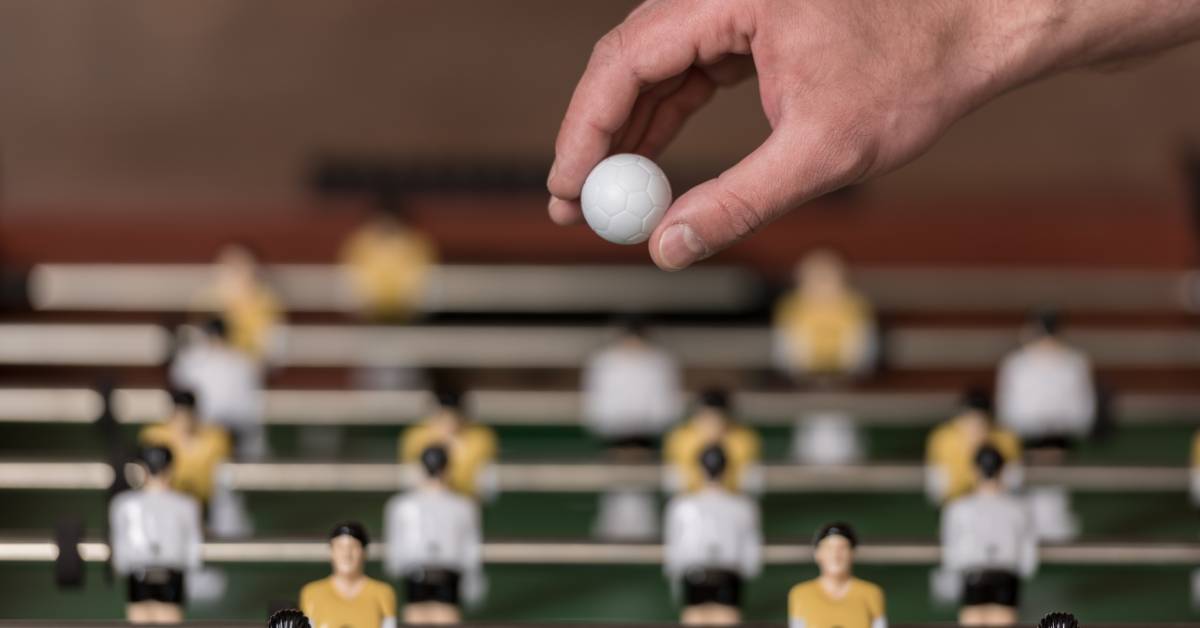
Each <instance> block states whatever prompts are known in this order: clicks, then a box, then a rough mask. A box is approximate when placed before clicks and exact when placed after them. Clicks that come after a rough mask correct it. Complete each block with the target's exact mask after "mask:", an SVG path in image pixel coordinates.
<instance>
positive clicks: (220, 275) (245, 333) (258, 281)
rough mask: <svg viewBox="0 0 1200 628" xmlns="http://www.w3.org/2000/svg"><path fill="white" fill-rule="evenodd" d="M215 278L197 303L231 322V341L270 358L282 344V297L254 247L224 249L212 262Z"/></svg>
mask: <svg viewBox="0 0 1200 628" xmlns="http://www.w3.org/2000/svg"><path fill="white" fill-rule="evenodd" d="M213 271H214V273H215V276H214V277H213V280H212V282H211V283H210V284H209V285H208V286H206V287H205V288H204V290H203V291H201V293H200V294H199V295H197V297H196V305H197V307H198V308H199V309H201V310H203V311H207V312H216V313H219V315H220V317H221V318H222V319H224V320H225V321H227V322H228V324H229V342H230V344H231V345H232V346H233V347H234V348H236V349H238V350H240V351H245V352H246V353H248V354H249V355H251V356H254V358H255V359H260V358H264V357H266V358H268V361H269V358H270V356H272V355H274V354H276V353H278V351H279V350H280V349H281V347H282V334H281V332H280V322H282V320H283V315H284V312H283V308H282V307H281V306H280V302H279V298H278V297H276V296H275V294H274V292H273V291H272V290H271V288H270V287H269V286H268V285H267V282H266V281H264V280H263V277H262V272H261V270H260V266H259V263H258V259H257V257H256V256H255V254H254V251H252V250H251V249H250V247H248V246H246V245H244V244H230V245H228V246H226V247H225V248H223V249H221V252H220V253H219V254H218V255H217V259H216V260H215V262H214V263H213Z"/></svg>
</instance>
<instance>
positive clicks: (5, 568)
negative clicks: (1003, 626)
mask: <svg viewBox="0 0 1200 628" xmlns="http://www.w3.org/2000/svg"><path fill="white" fill-rule="evenodd" d="M222 571H223V573H224V574H225V576H226V578H227V587H226V592H225V594H224V595H223V596H222V597H221V599H220V601H219V602H206V601H195V602H194V603H192V604H191V605H190V607H189V610H188V616H189V617H191V618H193V619H205V618H209V619H217V618H220V619H248V620H255V619H257V620H261V619H263V618H265V616H266V612H267V606H268V604H270V603H272V602H280V603H286V602H292V603H294V602H295V600H296V597H297V595H298V592H299V590H300V587H301V586H303V584H304V583H305V582H308V581H310V580H314V579H317V578H321V577H323V576H325V575H327V574H328V569H327V568H326V567H323V566H321V565H288V564H269V563H268V564H256V565H236V566H227V567H223V568H222ZM369 571H370V572H371V574H372V575H373V576H375V577H382V576H381V574H380V573H379V570H378V567H377V566H372V568H371V569H370V570H369ZM928 571H929V570H928V569H927V568H925V567H899V566H897V567H862V568H860V569H859V570H858V571H857V573H858V575H859V576H860V577H863V578H866V579H868V580H873V581H875V582H877V583H879V584H880V585H882V586H883V587H884V590H885V592H886V594H887V606H888V615H889V618H890V619H891V620H892V621H895V622H914V621H944V620H950V619H952V618H953V616H954V611H953V609H948V608H945V607H941V606H937V605H934V604H933V603H932V602H931V601H930V598H929V593H928V586H927V582H928V575H929V573H928ZM487 572H488V577H489V581H490V590H489V593H488V596H487V600H486V602H484V603H483V604H482V605H481V606H480V607H479V608H477V609H474V610H473V611H471V612H470V613H469V614H468V618H470V619H476V620H496V621H550V620H557V621H570V620H607V621H669V620H671V619H673V618H674V617H675V614H676V612H677V607H676V606H675V604H674V603H673V601H672V599H671V594H670V588H669V587H668V585H667V582H666V581H665V580H664V578H663V577H662V574H661V572H660V570H659V569H658V568H657V567H654V566H636V567H633V566H630V567H622V566H592V565H587V566H582V565H581V566H569V567H565V566H539V565H522V566H493V567H490V568H488V570H487ZM814 575H815V569H814V568H813V567H811V566H809V565H796V566H779V567H771V568H768V569H766V570H765V571H764V572H763V574H762V575H761V576H760V577H759V578H757V579H755V580H754V581H753V582H751V583H749V584H748V586H747V587H746V599H745V613H746V618H747V619H748V620H776V621H778V620H782V619H783V617H784V616H785V608H786V605H785V600H786V595H787V590H788V588H789V587H790V586H791V585H793V584H794V583H796V582H799V581H801V580H805V579H808V578H811V577H813V576H814ZM1190 577H1191V569H1189V568H1184V567H1169V568H1168V567H1083V568H1081V567H1071V568H1069V569H1068V568H1065V567H1047V568H1044V569H1042V570H1041V571H1040V572H1039V573H1038V575H1037V576H1036V577H1035V578H1034V579H1033V580H1031V581H1029V582H1028V583H1026V585H1025V586H1024V588H1023V591H1022V595H1023V600H1022V616H1023V617H1024V618H1025V619H1026V620H1035V618H1036V617H1038V616H1040V615H1041V614H1043V613H1045V612H1047V611H1049V610H1058V609H1071V610H1072V611H1074V612H1075V613H1076V614H1077V615H1079V618H1080V620H1081V621H1083V622H1084V625H1087V624H1088V623H1091V622H1107V621H1126V622H1151V621H1187V620H1190V619H1194V618H1195V617H1196V613H1195V611H1193V610H1192V608H1191V606H1190V601H1189V587H1190ZM0 588H3V590H4V591H5V604H4V605H3V607H0V618H30V617H38V618H46V619H66V618H91V619H98V618H117V617H120V616H121V613H122V605H123V600H124V594H125V593H124V583H123V582H120V581H117V582H115V583H111V584H110V583H108V582H106V581H105V577H104V568H103V566H102V565H99V564H94V565H92V566H91V567H90V568H89V570H88V573H87V580H86V585H85V586H84V587H83V588H82V589H77V590H67V591H59V590H56V589H55V588H54V585H53V582H52V575H51V568H50V565H49V564H47V563H36V564H29V563H7V564H3V565H0ZM401 595H402V594H401Z"/></svg>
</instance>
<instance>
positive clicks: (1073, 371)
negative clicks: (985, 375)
mask: <svg viewBox="0 0 1200 628" xmlns="http://www.w3.org/2000/svg"><path fill="white" fill-rule="evenodd" d="M996 410H997V412H996V414H997V416H998V417H999V419H1000V423H1001V424H1002V425H1004V426H1005V427H1007V428H1009V429H1011V430H1012V431H1014V432H1016V433H1017V434H1018V435H1019V436H1021V437H1022V438H1037V437H1041V436H1047V435H1070V436H1086V435H1087V434H1088V433H1089V432H1090V431H1091V429H1092V423H1093V422H1094V421H1095V418H1096V390H1095V388H1094V386H1093V385H1092V367H1091V363H1090V362H1089V361H1088V358H1087V356H1086V355H1084V354H1083V353H1081V352H1080V351H1077V350H1075V349H1072V348H1070V347H1067V346H1065V345H1062V344H1058V343H1054V344H1048V343H1044V342H1038V343H1034V344H1031V345H1028V346H1025V347H1022V348H1021V349H1018V350H1016V351H1014V352H1012V353H1011V354H1009V355H1008V356H1007V357H1005V358H1004V361H1003V362H1002V363H1001V365H1000V372H999V376H998V380H997V382H996Z"/></svg>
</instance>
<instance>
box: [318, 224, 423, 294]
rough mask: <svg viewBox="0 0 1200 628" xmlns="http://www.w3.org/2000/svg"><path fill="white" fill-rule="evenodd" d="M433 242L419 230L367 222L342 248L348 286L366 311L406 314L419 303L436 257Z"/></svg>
mask: <svg viewBox="0 0 1200 628" xmlns="http://www.w3.org/2000/svg"><path fill="white" fill-rule="evenodd" d="M436 257H437V255H436V253H435V251H434V247H433V244H432V243H431V242H430V241H429V240H428V239H427V238H425V237H424V236H422V235H420V234H419V233H417V232H415V231H413V230H410V229H406V228H396V229H385V228H381V227H379V226H376V225H367V226H365V227H362V228H361V229H359V230H358V231H356V232H355V233H354V234H353V235H351V236H350V239H349V240H348V241H347V242H346V244H345V246H344V247H343V248H342V264H343V265H344V266H345V268H346V271H347V272H348V273H349V275H350V283H351V287H352V288H353V289H354V292H355V294H356V295H357V296H358V297H359V299H360V300H361V301H362V304H363V306H364V308H365V309H366V310H367V312H368V313H370V314H374V315H377V316H406V315H408V314H410V313H411V312H412V311H413V309H415V307H416V306H417V305H418V304H419V303H420V299H421V296H422V294H423V293H424V290H425V284H426V281H427V279H428V276H429V268H430V266H432V265H433V263H434V261H435V260H436Z"/></svg>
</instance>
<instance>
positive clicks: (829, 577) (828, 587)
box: [813, 535, 854, 600]
mask: <svg viewBox="0 0 1200 628" xmlns="http://www.w3.org/2000/svg"><path fill="white" fill-rule="evenodd" d="M813 558H814V559H815V560H816V562H817V568H818V569H819V570H820V572H821V575H820V576H818V577H817V581H818V582H819V583H820V584H821V588H822V589H824V590H825V594H826V595H828V596H829V597H831V598H833V599H835V600H840V599H842V598H843V597H846V593H848V592H849V591H850V576H851V572H852V570H853V567H854V548H853V547H851V546H850V541H849V540H848V539H846V537H844V536H836V535H834V536H827V537H825V538H823V539H821V542H820V543H818V544H817V549H816V551H815V552H814V553H813Z"/></svg>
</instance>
